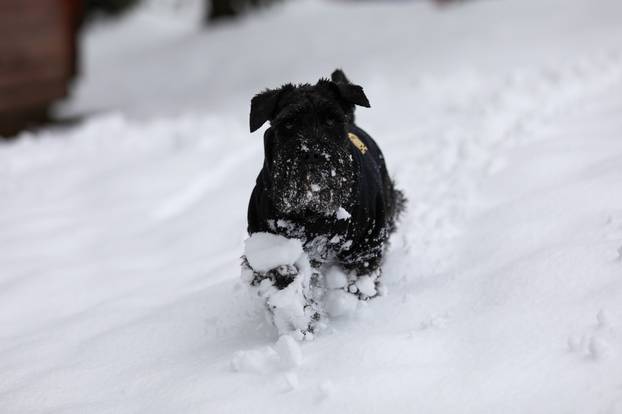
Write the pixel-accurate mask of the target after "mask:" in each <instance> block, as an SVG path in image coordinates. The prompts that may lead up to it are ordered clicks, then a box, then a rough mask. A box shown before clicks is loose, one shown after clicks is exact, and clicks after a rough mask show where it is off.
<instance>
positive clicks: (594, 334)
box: [568, 309, 615, 361]
mask: <svg viewBox="0 0 622 414" xmlns="http://www.w3.org/2000/svg"><path fill="white" fill-rule="evenodd" d="M609 319H610V318H609V315H608V314H607V313H606V312H605V311H603V310H602V309H601V310H600V311H599V312H598V314H597V315H596V320H597V324H596V326H594V327H592V328H591V329H590V330H589V332H588V333H585V334H583V335H581V336H578V335H573V336H570V337H569V338H568V350H569V351H570V352H572V353H576V354H578V355H580V356H582V357H583V358H585V359H589V360H594V361H596V360H602V359H605V358H607V357H609V356H610V355H611V354H612V351H613V347H612V345H611V341H612V340H613V339H615V337H614V335H613V333H614V332H613V328H612V327H611V326H610V322H609Z"/></svg>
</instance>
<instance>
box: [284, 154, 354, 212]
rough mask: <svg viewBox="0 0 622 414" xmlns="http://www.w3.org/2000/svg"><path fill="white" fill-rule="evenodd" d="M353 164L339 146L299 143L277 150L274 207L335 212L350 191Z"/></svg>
mask: <svg viewBox="0 0 622 414" xmlns="http://www.w3.org/2000/svg"><path fill="white" fill-rule="evenodd" d="M353 165H354V162H353V158H352V156H351V154H350V153H348V152H347V151H346V150H344V149H342V148H325V147H324V146H320V145H311V144H308V143H300V144H298V145H295V146H292V148H287V149H283V150H282V151H278V152H277V154H276V156H275V157H274V164H273V168H272V178H273V188H272V190H273V194H272V195H273V200H274V202H275V207H276V209H277V210H279V211H280V212H282V213H285V214H288V213H302V212H313V213H316V214H321V215H325V216H328V215H332V214H334V213H335V212H336V211H337V210H338V209H339V207H342V206H344V205H346V204H347V203H348V201H349V199H350V197H351V195H352V185H353V182H354V172H353Z"/></svg>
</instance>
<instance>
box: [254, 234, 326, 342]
mask: <svg viewBox="0 0 622 414" xmlns="http://www.w3.org/2000/svg"><path fill="white" fill-rule="evenodd" d="M244 253H245V256H244V258H243V263H242V278H243V279H244V281H245V282H247V283H248V284H249V285H251V286H252V287H253V288H254V289H256V291H257V294H258V295H259V296H260V297H261V298H263V299H264V300H265V304H266V308H267V310H268V316H269V319H270V320H271V322H272V323H273V324H274V326H275V327H276V328H277V330H278V332H279V335H284V334H292V335H293V336H294V337H296V338H297V339H312V338H313V333H314V332H316V331H317V330H318V328H320V327H321V323H320V319H321V314H322V313H323V312H322V309H321V307H320V298H321V296H322V294H323V287H322V286H321V278H320V277H319V273H318V272H317V270H316V269H314V268H313V267H312V266H311V264H310V262H309V258H308V256H307V254H306V253H305V252H304V251H303V249H302V243H301V242H300V240H298V239H288V238H286V237H283V236H280V235H276V234H271V233H254V234H253V235H251V237H250V238H249V239H247V240H246V242H245V251H244Z"/></svg>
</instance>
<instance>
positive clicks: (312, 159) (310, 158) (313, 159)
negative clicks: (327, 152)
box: [302, 151, 324, 164]
mask: <svg viewBox="0 0 622 414" xmlns="http://www.w3.org/2000/svg"><path fill="white" fill-rule="evenodd" d="M302 159H303V161H304V162H307V163H309V164H317V163H319V162H321V161H322V160H324V157H323V156H322V154H320V153H319V152H316V151H305V152H303V153H302Z"/></svg>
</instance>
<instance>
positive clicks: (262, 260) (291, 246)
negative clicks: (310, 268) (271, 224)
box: [244, 233, 302, 272]
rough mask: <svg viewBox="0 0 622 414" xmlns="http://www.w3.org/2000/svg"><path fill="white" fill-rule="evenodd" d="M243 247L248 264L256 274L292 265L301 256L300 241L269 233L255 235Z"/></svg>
mask: <svg viewBox="0 0 622 414" xmlns="http://www.w3.org/2000/svg"><path fill="white" fill-rule="evenodd" d="M244 245H245V248H244V255H245V257H246V259H247V260H248V263H249V264H250V265H251V267H252V268H253V269H254V270H256V271H258V272H267V271H268V270H271V269H274V268H275V267H277V266H280V265H293V264H294V263H296V261H297V260H298V259H299V258H300V255H301V254H302V243H301V242H300V240H298V239H288V238H286V237H283V236H279V235H276V234H270V233H255V234H253V235H252V237H249V238H248V239H247V240H246V241H245V242H244Z"/></svg>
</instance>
